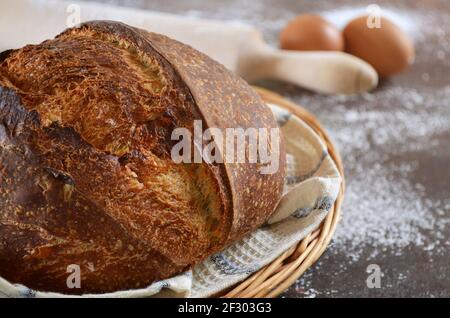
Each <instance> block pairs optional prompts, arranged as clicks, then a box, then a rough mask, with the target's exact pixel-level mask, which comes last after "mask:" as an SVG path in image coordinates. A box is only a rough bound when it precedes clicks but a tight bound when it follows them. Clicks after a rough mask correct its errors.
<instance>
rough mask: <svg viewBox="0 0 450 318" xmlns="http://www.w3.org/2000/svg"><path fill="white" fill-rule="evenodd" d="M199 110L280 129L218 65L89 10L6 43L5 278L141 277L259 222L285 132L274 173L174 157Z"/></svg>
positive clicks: (92, 284)
mask: <svg viewBox="0 0 450 318" xmlns="http://www.w3.org/2000/svg"><path fill="white" fill-rule="evenodd" d="M194 120H201V121H202V124H203V129H206V128H208V127H216V128H218V129H222V130H225V129H226V128H229V127H236V128H238V127H240V128H243V129H246V128H249V127H255V128H276V127H277V123H276V121H275V119H274V118H273V115H272V114H271V112H270V110H269V109H268V108H267V107H266V105H264V103H263V101H262V100H261V99H260V97H259V96H257V95H256V93H255V92H254V91H253V90H252V88H251V87H249V85H248V84H246V83H245V82H244V81H243V80H241V79H240V78H238V77H236V76H235V75H233V74H232V73H231V72H229V71H228V70H226V69H225V68H224V67H223V66H222V65H220V64H218V63H217V62H215V61H213V60H211V59H210V58H208V57H207V56H205V55H204V54H202V53H200V52H198V51H196V50H194V49H192V48H191V47H189V46H186V45H183V44H182V43H179V42H177V41H174V40H172V39H169V38H167V37H165V36H162V35H159V34H154V33H150V32H146V31H143V30H139V29H136V28H133V27H130V26H127V25H125V24H121V23H117V22H107V21H94V22H89V23H85V24H82V25H81V26H79V27H76V28H73V29H69V30H66V31H65V32H63V33H62V34H60V35H59V36H57V37H56V38H55V39H53V40H48V41H45V42H43V43H41V44H39V45H28V46H26V47H24V48H22V49H18V50H11V51H7V52H3V53H2V54H1V55H0V277H3V278H5V279H7V280H8V281H10V282H11V283H20V284H24V285H25V286H27V287H30V288H33V289H37V290H41V291H54V292H62V293H67V294H83V293H105V292H113V291H117V290H126V289H135V288H141V287H145V286H148V285H149V284H151V283H152V282H154V281H156V280H160V279H164V278H168V277H171V276H173V275H175V274H178V273H181V272H183V271H185V270H187V269H189V268H191V267H192V266H193V265H195V264H196V263H198V262H200V261H202V260H203V259H205V258H206V257H208V256H209V255H211V254H213V253H216V252H218V251H220V250H221V249H223V248H225V247H226V246H227V245H229V244H230V243H232V242H234V241H236V240H237V239H239V238H241V237H242V236H244V235H245V234H247V233H248V232H249V231H252V230H254V229H255V228H257V227H259V226H260V225H261V224H263V223H264V221H265V220H266V219H267V218H268V217H269V216H270V214H271V213H272V212H273V211H274V209H275V207H276V205H277V203H278V201H279V199H280V196H281V193H282V188H283V180H284V176H285V168H284V167H285V153H284V148H283V144H282V140H281V142H280V145H281V146H280V147H278V149H277V148H275V147H273V148H272V151H278V152H277V153H276V156H277V158H278V159H279V169H278V171H277V172H276V173H271V174H262V173H261V171H260V169H258V168H259V167H260V166H261V163H258V162H257V163H250V162H244V163H232V162H225V163H220V162H219V163H217V162H212V163H207V162H205V161H202V162H201V163H176V162H174V160H172V158H171V149H172V147H173V146H174V144H175V143H176V141H174V140H172V138H171V134H172V132H173V130H174V129H175V128H178V127H183V128H186V129H188V130H189V131H193V129H194V128H193V123H194ZM246 147H248V145H247V146H246ZM269 149H271V147H270V145H269ZM247 150H248V149H246V151H247ZM77 266H78V269H79V274H80V275H81V285H80V286H75V287H74V286H71V285H70V284H68V280H69V278H70V275H71V273H72V269H73V270H74V272H73V273H75V274H76V268H77ZM74 281H76V280H74Z"/></svg>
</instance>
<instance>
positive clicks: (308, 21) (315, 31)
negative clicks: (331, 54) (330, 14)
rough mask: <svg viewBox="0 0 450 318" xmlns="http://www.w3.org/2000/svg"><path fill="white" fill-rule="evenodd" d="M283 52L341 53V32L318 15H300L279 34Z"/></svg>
mask: <svg viewBox="0 0 450 318" xmlns="http://www.w3.org/2000/svg"><path fill="white" fill-rule="evenodd" d="M280 46H281V48H282V49H284V50H299V51H343V50H344V39H343V36H342V34H341V32H340V31H339V30H338V29H337V28H336V27H335V26H334V25H332V24H331V23H329V22H328V21H327V20H325V19H324V18H322V17H320V16H318V15H300V16H297V17H296V18H295V19H293V20H292V21H290V22H289V23H288V24H287V25H286V27H285V28H284V29H283V30H282V31H281V33H280Z"/></svg>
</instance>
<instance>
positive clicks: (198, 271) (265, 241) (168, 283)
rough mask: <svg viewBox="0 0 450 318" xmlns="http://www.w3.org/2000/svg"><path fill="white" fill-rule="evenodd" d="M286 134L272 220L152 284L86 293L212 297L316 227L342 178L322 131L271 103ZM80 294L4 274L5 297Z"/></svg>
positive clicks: (1, 293) (0, 281)
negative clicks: (11, 280)
mask: <svg viewBox="0 0 450 318" xmlns="http://www.w3.org/2000/svg"><path fill="white" fill-rule="evenodd" d="M269 107H270V108H271V109H272V111H273V113H274V115H275V117H276V119H277V121H278V124H279V126H280V128H281V131H282V133H283V135H284V138H285V142H286V151H287V176H286V179H285V187H284V194H283V197H282V199H281V201H280V204H279V206H278V207H277V209H276V211H275V213H274V214H273V215H272V216H271V218H270V219H269V220H268V222H267V223H266V224H265V225H263V226H262V227H260V228H259V229H257V230H256V231H254V232H252V233H250V234H249V235H247V236H246V237H244V238H243V239H241V240H240V241H238V242H237V243H234V244H233V245H231V246H229V247H228V248H227V249H225V250H223V251H222V252H220V253H217V254H215V255H213V256H211V257H209V258H208V259H206V260H205V261H204V262H203V263H201V264H199V265H197V266H195V267H194V268H193V269H192V270H191V271H188V272H186V273H183V274H181V275H178V276H175V277H172V278H170V279H166V280H163V281H159V282H155V283H153V284H151V285H150V286H148V287H147V288H143V289H138V290H129V291H120V292H115V293H109V294H102V295H84V296H85V297H87V296H89V297H114V298H116V297H208V296H211V295H214V294H216V293H218V292H220V291H222V290H224V289H226V288H228V287H230V286H232V285H234V284H236V283H238V282H240V281H242V280H244V279H245V278H247V277H248V276H250V275H251V274H252V273H254V272H256V271H258V270H259V269H260V268H262V267H263V266H265V265H267V264H268V263H270V262H271V261H273V260H274V259H275V258H277V257H278V256H279V255H281V254H282V253H283V252H284V251H286V250H287V249H289V248H290V247H291V246H293V245H294V244H296V243H298V242H299V241H300V240H302V239H303V238H304V237H305V236H306V235H307V234H309V233H310V232H312V231H313V230H314V229H316V228H317V227H318V226H319V225H320V223H321V222H322V220H323V219H324V218H325V216H326V215H327V213H328V212H329V210H330V209H331V207H332V205H333V203H334V202H335V200H336V198H337V196H338V193H339V189H340V185H341V182H342V179H341V176H340V174H339V171H338V169H337V167H336V165H335V163H334V161H333V160H332V159H331V158H330V156H329V154H328V151H327V147H326V146H325V144H324V143H323V142H322V140H321V139H320V138H319V136H318V135H317V134H316V133H315V132H314V131H313V130H312V129H311V128H310V127H309V126H308V125H307V124H306V123H304V122H303V121H302V120H301V119H300V118H298V117H297V116H295V115H293V114H291V113H290V112H288V111H286V110H284V109H282V108H280V107H279V106H277V105H273V104H269ZM2 296H3V297H79V296H67V295H62V294H58V293H47V292H40V291H35V290H31V289H29V288H27V287H25V286H22V285H18V284H11V283H9V282H7V281H6V280H4V279H2V278H0V297H2Z"/></svg>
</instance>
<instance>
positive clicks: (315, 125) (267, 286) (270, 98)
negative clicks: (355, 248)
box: [217, 87, 345, 298]
mask: <svg viewBox="0 0 450 318" xmlns="http://www.w3.org/2000/svg"><path fill="white" fill-rule="evenodd" d="M255 89H256V90H257V91H258V93H259V94H260V95H261V96H262V98H263V99H264V100H265V101H266V102H268V103H273V104H276V105H279V106H281V107H283V108H285V109H287V110H289V111H290V112H291V113H293V114H295V115H297V116H298V117H300V118H301V119H303V121H304V122H305V123H307V124H308V125H309V126H310V127H311V128H312V129H314V131H315V132H316V133H317V134H318V135H319V136H320V137H321V138H322V140H323V141H324V142H325V144H326V145H327V147H328V152H329V154H330V156H331V158H332V159H333V160H334V162H335V163H336V166H337V167H338V169H339V171H340V173H341V175H342V179H343V182H342V185H341V191H340V193H339V195H338V198H337V200H336V202H335V204H334V206H333V207H332V208H331V210H330V212H329V213H328V215H327V217H326V218H325V220H324V221H323V222H322V223H321V225H320V227H319V228H318V229H316V230H315V231H313V232H312V233H309V234H308V235H307V236H306V237H305V238H304V239H303V240H302V241H301V242H299V243H298V244H297V245H295V246H292V247H291V248H290V249H289V250H287V251H286V252H284V253H283V254H282V255H280V256H279V257H278V258H276V259H275V260H274V261H273V262H272V263H270V264H268V265H266V266H265V267H263V268H262V269H260V270H259V271H258V272H256V273H255V274H253V275H252V276H250V277H248V278H247V279H246V280H244V281H242V282H240V283H238V284H237V285H235V286H233V287H232V288H231V289H229V290H228V291H225V292H223V293H221V294H219V295H217V296H221V297H227V298H229V297H239V298H261V297H276V296H278V295H279V294H281V293H282V292H283V291H284V290H286V289H287V288H288V287H289V286H290V285H292V284H293V283H294V282H295V281H296V280H297V279H298V278H299V277H300V276H301V275H302V274H303V273H304V272H305V271H306V270H307V269H308V268H309V267H311V266H312V265H313V264H314V263H315V262H316V261H317V260H318V259H319V257H320V256H321V255H322V254H323V252H324V251H325V249H326V248H327V246H328V244H329V243H330V241H331V238H332V237H333V234H334V231H335V230H336V225H337V223H338V221H339V217H340V214H341V206H342V201H343V199H344V190H345V180H344V169H343V166H342V161H341V158H340V156H339V154H338V152H337V151H336V148H335V147H334V145H333V144H332V142H331V140H330V138H329V137H328V135H327V133H326V132H325V130H324V129H323V128H322V126H321V125H320V124H319V122H318V121H317V119H316V118H315V117H314V116H313V115H312V114H311V113H309V112H308V111H307V110H305V109H304V108H302V107H300V106H298V105H296V104H294V103H292V102H289V101H288V100H286V99H284V98H283V97H282V96H280V95H278V94H275V93H273V92H271V91H268V90H266V89H263V88H259V87H255Z"/></svg>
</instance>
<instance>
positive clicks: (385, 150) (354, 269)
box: [103, 0, 450, 297]
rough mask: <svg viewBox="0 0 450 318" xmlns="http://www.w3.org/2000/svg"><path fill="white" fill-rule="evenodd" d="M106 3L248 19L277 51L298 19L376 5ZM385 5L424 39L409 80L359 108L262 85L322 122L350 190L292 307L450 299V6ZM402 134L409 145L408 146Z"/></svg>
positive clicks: (351, 101)
mask: <svg viewBox="0 0 450 318" xmlns="http://www.w3.org/2000/svg"><path fill="white" fill-rule="evenodd" d="M103 2H113V3H116V4H122V5H127V6H134V7H140V8H144V9H145V8H147V9H151V10H159V11H165V12H171V13H178V14H183V15H189V16H200V17H204V18H215V19H222V20H227V19H239V20H241V21H245V22H248V23H251V24H253V25H255V26H256V27H258V28H259V29H261V30H262V31H263V33H264V37H265V39H266V40H267V41H268V42H269V43H270V44H271V45H274V46H275V45H277V35H278V32H279V31H280V29H281V27H282V26H283V25H284V23H285V22H287V21H288V20H289V19H290V18H292V17H293V16H294V15H295V14H297V13H300V12H319V13H320V12H323V11H331V10H342V9H352V8H355V7H361V8H363V9H364V7H365V6H367V5H369V4H370V3H372V2H373V1H371V0H370V1H366V0H363V1H351V0H335V1H324V0H317V1H307V0H297V1H290V0H262V1H245V0H232V1H219V0H207V1H206V0H205V1H199V0H193V1H184V0H176V1H165V0H114V1H113V0H103ZM377 3H378V4H379V5H381V7H382V9H387V10H394V11H395V12H396V13H398V14H400V15H401V16H402V17H403V18H404V19H406V20H407V22H408V25H409V26H410V27H411V28H412V31H411V32H412V33H413V34H412V35H413V36H414V37H416V38H415V46H416V50H417V57H416V61H415V64H414V65H413V67H411V68H410V69H409V70H408V71H407V72H405V73H403V74H401V75H399V76H396V77H393V78H391V79H389V80H385V81H383V82H382V83H381V84H380V86H379V88H377V89H376V90H375V91H374V92H372V93H371V94H364V95H360V96H355V97H352V98H338V97H328V96H322V95H318V94H313V93H311V92H308V91H306V90H302V89H299V88H296V87H294V86H292V85H287V84H283V83H275V82H264V83H258V84H259V85H261V84H262V85H264V86H266V87H268V88H270V89H272V90H275V91H276V92H278V93H280V94H282V95H283V96H287V97H288V98H290V99H292V100H293V101H295V102H296V103H299V104H301V105H304V106H305V107H306V108H307V109H308V110H309V111H311V112H312V113H313V114H314V115H315V116H317V117H318V118H319V120H320V121H321V122H322V124H323V125H324V126H325V127H326V128H327V129H328V132H329V133H330V134H331V136H332V137H333V138H334V139H335V141H336V143H337V145H338V147H339V148H340V149H341V154H342V156H343V161H344V165H345V167H346V176H347V181H348V190H347V196H346V201H345V202H344V207H343V220H342V223H341V224H340V226H339V227H338V230H337V235H336V236H335V240H334V242H333V243H332V247H331V248H330V249H328V250H327V251H326V253H325V254H324V256H323V257H322V258H321V259H320V260H319V262H318V263H317V264H316V265H314V266H313V267H312V268H311V269H309V270H308V271H307V272H306V273H305V275H303V277H302V278H301V279H300V280H299V281H298V282H297V283H296V284H294V285H293V286H292V287H290V288H289V289H288V290H287V291H286V292H285V293H284V294H283V295H282V296H285V297H355V296H356V297H373V296H380V297H391V296H396V297H406V296H413V297H419V296H424V297H439V296H440V297H443V296H446V297H449V296H450V281H449V279H450V268H449V266H448V264H449V254H448V249H449V245H450V242H449V239H450V235H449V234H450V233H449V232H450V230H449V226H448V224H449V221H450V220H449V216H450V194H449V193H450V168H449V165H450V164H449V163H450V125H449V126H446V125H448V120H446V119H448V118H449V117H450V102H449V98H450V97H449V95H450V88H449V85H450V79H449V74H450V63H449V60H450V51H449V50H450V23H449V21H450V2H449V1H447V0H441V1H438V0H412V1H409V0H408V1H406V0H405V1H399V0H396V1H377ZM338 18H339V16H338ZM439 117H441V119H442V120H441V121H439ZM402 134H404V135H405V140H403V141H402V142H399V140H397V139H399V138H400V139H401V137H402ZM358 138H359V139H360V143H358V140H359V139H358ZM357 139H358V140H357ZM365 180H366V181H367V182H366V183H365V182H364V181H365ZM384 188H386V189H384ZM370 264H376V265H378V266H379V267H380V268H381V271H382V273H383V276H382V279H381V288H379V289H378V288H369V287H368V286H367V284H366V280H367V277H368V274H367V272H366V270H367V267H368V266H369V265H370Z"/></svg>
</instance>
